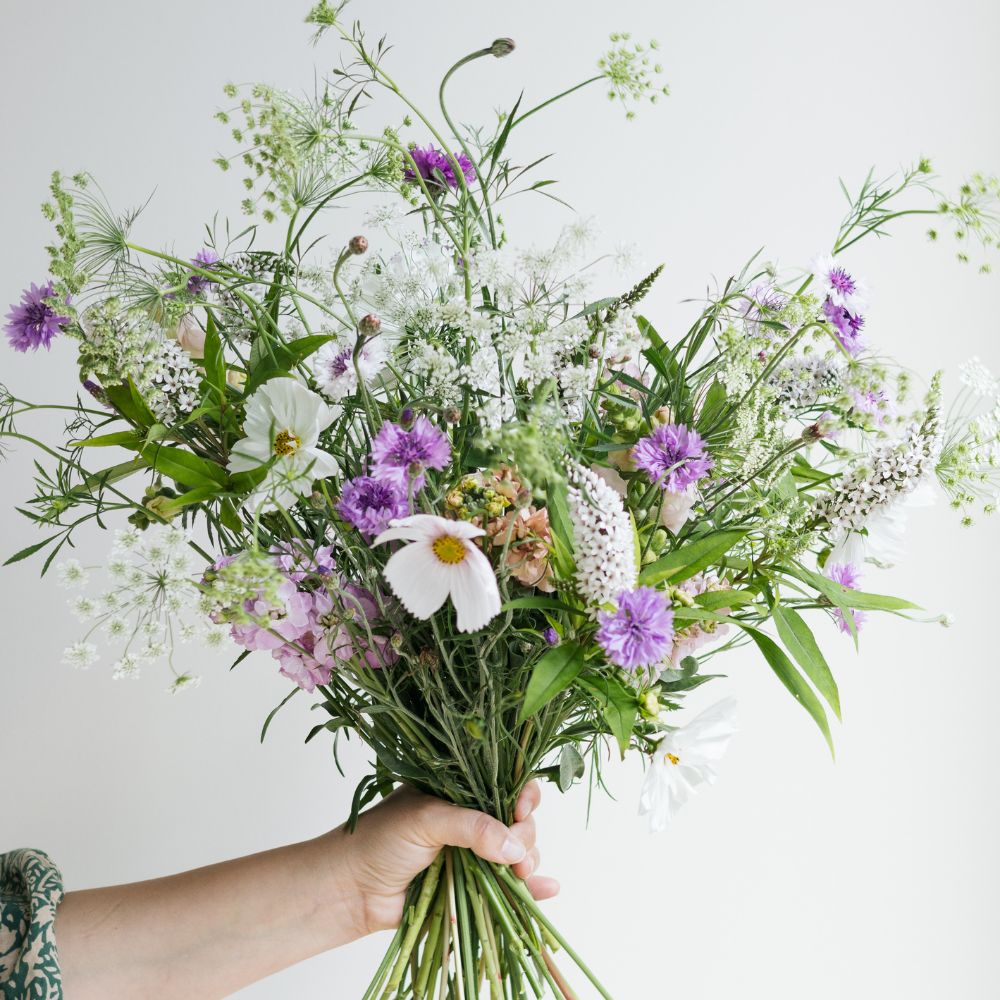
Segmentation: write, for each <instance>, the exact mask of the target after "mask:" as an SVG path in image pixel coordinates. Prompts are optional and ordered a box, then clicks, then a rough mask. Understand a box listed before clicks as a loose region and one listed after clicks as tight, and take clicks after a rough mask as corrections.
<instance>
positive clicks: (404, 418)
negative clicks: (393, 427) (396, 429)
mask: <svg viewBox="0 0 1000 1000" xmlns="http://www.w3.org/2000/svg"><path fill="white" fill-rule="evenodd" d="M399 422H400V423H401V424H402V425H403V426H404V427H409V426H410V424H412V423H413V407H412V406H404V407H403V409H402V410H401V411H400V414H399Z"/></svg>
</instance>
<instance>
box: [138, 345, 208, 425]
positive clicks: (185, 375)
mask: <svg viewBox="0 0 1000 1000" xmlns="http://www.w3.org/2000/svg"><path fill="white" fill-rule="evenodd" d="M149 382H150V389H149V394H148V396H149V398H148V402H149V408H150V409H151V410H152V411H153V415H154V416H155V417H156V419H157V420H159V421H160V422H161V423H164V424H170V423H175V422H177V421H178V420H179V419H180V418H181V417H183V416H184V415H185V414H188V413H190V412H191V411H192V410H193V409H194V408H195V407H196V406H197V405H198V398H199V393H198V390H199V386H200V384H201V376H200V375H199V374H198V369H197V367H196V366H195V364H194V362H193V361H192V360H191V355H190V354H188V352H187V351H185V350H184V348H183V347H181V346H180V344H178V343H176V342H175V341H173V340H165V341H163V343H162V344H161V345H160V347H159V350H158V351H157V352H156V368H155V370H154V371H153V373H152V375H151V376H150V379H149Z"/></svg>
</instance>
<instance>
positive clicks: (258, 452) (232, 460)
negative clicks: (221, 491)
mask: <svg viewBox="0 0 1000 1000" xmlns="http://www.w3.org/2000/svg"><path fill="white" fill-rule="evenodd" d="M270 458H271V447H270V444H269V442H268V441H267V439H266V438H264V439H261V438H250V437H245V438H243V439H242V440H241V441H237V442H236V444H235V445H233V450H232V451H231V452H230V453H229V464H228V465H227V466H226V468H228V469H229V471H230V472H247V471H248V470H250V469H259V468H260V467H261V466H262V465H266V464H267V463H268V461H269V460H270Z"/></svg>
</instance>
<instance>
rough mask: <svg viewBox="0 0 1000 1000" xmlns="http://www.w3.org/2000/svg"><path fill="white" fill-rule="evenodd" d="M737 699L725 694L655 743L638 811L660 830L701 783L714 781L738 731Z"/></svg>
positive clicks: (654, 827) (651, 826)
mask: <svg viewBox="0 0 1000 1000" xmlns="http://www.w3.org/2000/svg"><path fill="white" fill-rule="evenodd" d="M735 713H736V699H735V698H725V699H723V700H722V701H720V702H718V703H717V704H715V705H713V706H712V707H711V708H707V709H706V710H705V711H704V712H702V713H701V714H699V715H696V716H695V717H694V718H693V719H692V720H691V721H690V722H689V723H688V724H687V725H686V726H681V727H680V728H678V729H670V730H668V731H667V732H665V733H664V734H663V736H662V737H661V738H660V740H659V742H658V743H657V745H656V750H655V751H654V752H653V756H652V759H651V762H650V766H649V770H648V771H647V772H646V779H645V781H644V782H643V785H642V792H641V794H640V797H639V814H640V815H642V816H648V817H649V829H650V831H651V832H652V833H659V832H660V831H662V830H665V829H666V828H667V826H669V824H670V821H671V820H672V819H673V818H674V816H675V814H676V813H677V810H678V809H680V807H681V806H682V805H684V803H685V802H687V801H688V799H689V798H691V796H692V795H694V794H695V792H696V791H697V790H698V788H699V787H700V786H701V785H705V784H708V785H711V784H714V782H715V780H716V777H717V770H716V768H717V765H718V763H719V761H720V760H721V759H722V757H723V755H724V754H725V752H726V748H727V747H728V746H729V741H730V740H731V739H732V737H733V735H734V734H735V733H736V726H735V725H734V719H735Z"/></svg>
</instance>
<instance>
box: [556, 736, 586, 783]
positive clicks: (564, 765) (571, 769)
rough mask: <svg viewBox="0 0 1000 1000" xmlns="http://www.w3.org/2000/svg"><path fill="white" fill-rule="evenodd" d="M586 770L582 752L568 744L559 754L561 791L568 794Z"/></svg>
mask: <svg viewBox="0 0 1000 1000" xmlns="http://www.w3.org/2000/svg"><path fill="white" fill-rule="evenodd" d="M584 770H585V767H584V763H583V758H582V757H581V756H580V752H579V751H578V750H577V749H576V747H575V746H573V745H572V744H571V743H567V744H566V746H564V747H563V748H562V750H561V751H560V753H559V789H560V791H563V792H568V791H569V790H570V788H572V786H573V782H574V781H576V779H577V778H582V777H583V772H584Z"/></svg>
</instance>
